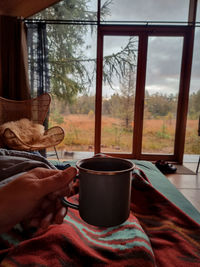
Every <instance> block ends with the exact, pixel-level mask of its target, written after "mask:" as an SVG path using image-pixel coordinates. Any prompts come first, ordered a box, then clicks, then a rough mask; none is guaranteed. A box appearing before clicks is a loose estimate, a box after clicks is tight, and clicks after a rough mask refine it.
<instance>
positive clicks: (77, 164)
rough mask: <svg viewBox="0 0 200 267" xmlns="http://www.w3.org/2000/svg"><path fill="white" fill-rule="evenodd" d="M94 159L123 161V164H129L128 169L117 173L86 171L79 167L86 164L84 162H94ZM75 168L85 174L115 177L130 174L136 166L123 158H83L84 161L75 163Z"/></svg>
mask: <svg viewBox="0 0 200 267" xmlns="http://www.w3.org/2000/svg"><path fill="white" fill-rule="evenodd" d="M95 159H98V160H105V159H106V160H107V159H108V160H109V159H111V160H112V159H115V160H120V161H123V162H125V163H129V164H130V165H132V166H130V168H127V169H124V170H118V171H96V170H91V169H87V168H84V167H81V164H82V163H84V162H86V161H92V160H95ZM76 167H77V168H78V169H79V170H80V171H83V172H86V173H90V174H96V175H116V174H120V173H126V172H131V171H133V170H134V169H135V167H136V165H135V163H133V162H131V161H130V160H127V159H124V158H117V157H92V158H85V159H80V160H78V161H77V163H76Z"/></svg>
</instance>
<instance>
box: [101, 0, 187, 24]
mask: <svg viewBox="0 0 200 267" xmlns="http://www.w3.org/2000/svg"><path fill="white" fill-rule="evenodd" d="M105 3H107V1H106V0H102V6H105ZM108 8H109V10H110V12H109V13H108V14H107V15H106V16H104V17H102V20H105V21H174V22H177V21H187V19H188V9H189V0H173V1H172V0H170V1H166V0H159V1H158V0H148V1H146V0H123V1H121V0H115V1H112V2H111V3H110V4H109V5H108Z"/></svg>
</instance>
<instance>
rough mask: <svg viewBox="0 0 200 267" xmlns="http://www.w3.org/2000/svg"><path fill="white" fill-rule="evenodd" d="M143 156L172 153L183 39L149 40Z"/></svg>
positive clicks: (151, 38)
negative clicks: (144, 154)
mask: <svg viewBox="0 0 200 267" xmlns="http://www.w3.org/2000/svg"><path fill="white" fill-rule="evenodd" d="M148 43H149V44H148V55H147V73H146V87H145V110H144V125H143V140H142V152H143V153H156V154H160V153H162V154H173V153H174V138H175V125H176V112H177V99H178V93H179V80H180V69H181V57H182V46H183V38H182V37H149V42H148Z"/></svg>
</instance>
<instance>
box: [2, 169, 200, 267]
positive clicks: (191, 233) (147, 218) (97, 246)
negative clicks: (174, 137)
mask: <svg viewBox="0 0 200 267" xmlns="http://www.w3.org/2000/svg"><path fill="white" fill-rule="evenodd" d="M72 198H73V201H77V195H75V196H73V197H72ZM0 246H1V252H0V256H1V260H2V261H1V266H4V267H7V266H13V267H17V266H58V267H59V266H137V267H140V266H141V267H151V266H160V267H170V266H177V267H184V266H186V267H187V266H190V267H191V266H194V267H197V266H198V267H199V266H200V225H199V224H197V223H196V222H195V221H193V220H192V219H191V218H190V217H188V216H187V215H186V214H184V213H183V212H182V211H181V210H179V209H178V208H177V207H176V206H175V205H174V204H173V203H171V202H170V201H169V200H168V199H167V198H166V197H164V196H163V195H162V194H161V193H160V192H158V191H157V190H156V189H155V188H154V187H153V186H152V185H151V183H150V182H149V180H148V178H147V177H146V176H145V174H144V173H142V172H141V171H139V172H138V173H135V174H134V177H133V182H132V201H131V213H130V217H129V219H128V220H127V221H126V222H125V223H123V224H121V225H120V226H116V227H111V228H98V227H94V226H91V225H88V224H87V223H85V222H83V220H82V219H81V218H80V216H79V214H78V211H76V210H72V209H69V210H68V214H67V216H66V218H65V221H64V223H63V224H62V225H59V226H50V227H49V228H48V230H46V231H44V232H40V234H39V235H37V236H35V237H32V238H31V239H26V237H25V236H23V233H21V232H19V230H17V229H15V230H14V229H13V230H12V231H10V232H9V233H6V234H3V235H2V236H1V239H0Z"/></svg>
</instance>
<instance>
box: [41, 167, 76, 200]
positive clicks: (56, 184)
mask: <svg viewBox="0 0 200 267" xmlns="http://www.w3.org/2000/svg"><path fill="white" fill-rule="evenodd" d="M76 173H77V170H76V168H74V167H69V168H67V169H66V170H64V171H60V172H58V173H56V174H54V175H52V176H49V177H47V178H43V179H40V180H38V182H39V189H40V190H39V192H38V195H39V197H43V196H45V195H47V194H49V193H52V192H55V191H57V190H60V189H62V188H63V187H66V186H67V185H68V184H69V183H70V182H71V181H72V180H73V178H74V177H75V176H76Z"/></svg>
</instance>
